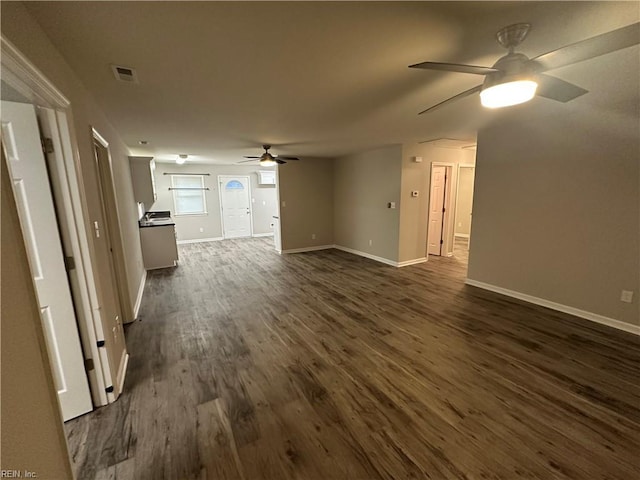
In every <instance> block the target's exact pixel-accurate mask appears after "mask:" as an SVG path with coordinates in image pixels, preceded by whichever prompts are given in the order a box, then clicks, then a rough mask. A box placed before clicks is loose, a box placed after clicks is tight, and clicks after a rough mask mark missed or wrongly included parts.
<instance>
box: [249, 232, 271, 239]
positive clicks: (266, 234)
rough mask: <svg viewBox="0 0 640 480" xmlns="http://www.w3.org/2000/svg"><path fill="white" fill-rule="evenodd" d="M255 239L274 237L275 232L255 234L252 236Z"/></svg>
mask: <svg viewBox="0 0 640 480" xmlns="http://www.w3.org/2000/svg"><path fill="white" fill-rule="evenodd" d="M251 236H252V237H253V238H256V237H273V232H267V233H254V234H253V235H251Z"/></svg>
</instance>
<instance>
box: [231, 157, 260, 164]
mask: <svg viewBox="0 0 640 480" xmlns="http://www.w3.org/2000/svg"><path fill="white" fill-rule="evenodd" d="M258 158H260V157H253V158H252V159H251V160H242V161H240V162H236V163H247V162H255V159H258Z"/></svg>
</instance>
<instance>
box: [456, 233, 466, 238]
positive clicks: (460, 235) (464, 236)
mask: <svg viewBox="0 0 640 480" xmlns="http://www.w3.org/2000/svg"><path fill="white" fill-rule="evenodd" d="M453 236H454V237H459V238H469V234H468V233H455V234H454V235H453Z"/></svg>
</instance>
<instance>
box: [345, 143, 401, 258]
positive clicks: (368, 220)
mask: <svg viewBox="0 0 640 480" xmlns="http://www.w3.org/2000/svg"><path fill="white" fill-rule="evenodd" d="M401 162H402V147H401V146H400V145H393V146H389V147H384V148H379V149H376V150H370V151H367V152H362V153H358V154H356V155H350V156H347V157H341V158H338V159H336V162H335V173H334V177H333V178H334V189H335V197H334V212H335V214H334V215H335V244H336V245H339V246H342V247H347V248H351V249H353V250H358V251H360V252H364V253H367V254H369V255H374V256H376V257H380V258H384V259H387V260H390V261H393V262H395V261H397V260H398V224H399V218H400V202H401V200H400V178H401ZM389 202H395V203H396V208H395V209H390V208H388V207H387V204H388V203H389ZM369 241H371V245H369Z"/></svg>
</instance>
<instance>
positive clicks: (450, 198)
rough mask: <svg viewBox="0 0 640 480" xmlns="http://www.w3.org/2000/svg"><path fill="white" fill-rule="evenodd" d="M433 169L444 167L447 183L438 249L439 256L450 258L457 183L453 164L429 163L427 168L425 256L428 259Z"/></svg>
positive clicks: (451, 254)
mask: <svg viewBox="0 0 640 480" xmlns="http://www.w3.org/2000/svg"><path fill="white" fill-rule="evenodd" d="M433 167H445V172H446V176H447V181H446V184H445V189H444V215H443V220H442V240H443V243H442V248H441V249H440V256H442V257H451V256H453V234H454V228H453V227H454V222H455V215H454V213H455V211H454V209H455V201H454V200H455V198H456V195H457V188H455V186H457V184H458V183H457V182H458V175H457V173H458V171H457V169H456V168H455V167H456V164H455V163H449V162H431V166H430V167H429V204H428V205H427V242H426V243H427V246H426V252H425V256H426V257H427V258H429V223H430V218H429V217H430V215H431V214H430V213H429V212H430V209H429V205H430V204H431V194H432V190H431V187H432V185H431V179H432V178H433Z"/></svg>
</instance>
